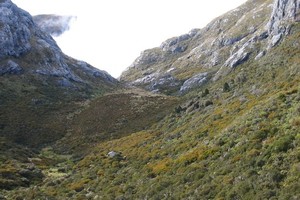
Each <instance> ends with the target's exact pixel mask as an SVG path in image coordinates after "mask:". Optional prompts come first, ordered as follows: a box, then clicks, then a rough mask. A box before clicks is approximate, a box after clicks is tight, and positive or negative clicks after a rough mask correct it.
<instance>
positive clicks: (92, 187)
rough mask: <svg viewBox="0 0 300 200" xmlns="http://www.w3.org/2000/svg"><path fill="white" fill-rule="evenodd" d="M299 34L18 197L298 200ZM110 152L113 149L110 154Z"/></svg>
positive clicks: (299, 163)
mask: <svg viewBox="0 0 300 200" xmlns="http://www.w3.org/2000/svg"><path fill="white" fill-rule="evenodd" d="M299 30H300V25H299V24H296V25H294V27H293V29H292V34H291V35H289V36H287V37H286V38H285V40H284V41H283V42H282V43H281V44H280V45H279V46H277V47H275V48H273V49H272V50H271V51H270V52H269V54H268V55H267V56H265V57H264V58H262V59H261V60H259V61H255V62H251V63H250V62H248V63H244V64H243V65H241V66H240V67H239V68H237V69H236V70H235V71H233V72H232V73H231V74H229V75H228V76H227V77H226V78H224V79H223V80H220V81H218V82H215V83H212V84H209V85H207V89H208V90H209V94H208V95H206V96H205V95H202V90H199V91H193V92H192V93H190V94H188V96H186V97H185V98H186V103H183V104H182V105H181V108H182V109H181V111H180V110H178V109H176V110H174V111H173V113H171V114H169V115H168V116H167V117H165V118H164V119H163V120H161V121H159V122H158V123H156V125H154V126H152V127H151V128H148V129H147V130H143V131H138V132H136V133H134V134H132V135H130V136H126V137H122V138H119V139H113V140H110V141H107V142H101V143H99V144H98V145H97V146H96V147H95V148H94V150H93V152H92V153H90V154H89V155H88V156H86V157H85V158H84V159H83V160H81V161H80V162H78V163H77V164H75V165H74V166H73V168H72V169H70V170H69V171H67V173H65V176H63V177H60V178H53V177H50V179H49V180H48V181H46V182H45V183H44V184H43V185H40V186H39V187H37V188H31V189H20V190H18V191H16V192H17V193H16V194H18V195H25V196H27V197H28V198H32V199H38V198H46V197H49V198H50V197H52V198H53V199H66V198H70V199H93V198H94V197H95V198H96V199H97V198H101V197H102V198H103V199H188V198H190V199H299V198H300V194H299V191H300V184H299V179H300V153H299V152H300V149H299V145H300V135H299V127H300V104H299V100H300V87H299V74H300V71H299V64H300V60H299V54H300V48H299V44H298V43H295V41H297V40H298V39H299V37H300V35H299V32H300V31H299ZM286 55H289V56H286ZM225 82H227V83H228V84H229V87H230V90H229V91H226V92H224V91H223V86H224V83H225ZM208 101H211V102H213V105H209V104H208V103H207V102H208ZM197 105H199V106H197ZM110 150H114V151H116V152H120V155H119V156H116V157H114V158H109V157H108V156H107V153H108V152H109V151H110ZM50 183H54V184H50ZM10 195H11V197H13V196H15V195H14V193H11V194H10Z"/></svg>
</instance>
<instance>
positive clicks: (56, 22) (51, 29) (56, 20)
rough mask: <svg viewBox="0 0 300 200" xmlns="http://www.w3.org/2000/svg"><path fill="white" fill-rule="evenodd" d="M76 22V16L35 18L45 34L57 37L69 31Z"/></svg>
mask: <svg viewBox="0 0 300 200" xmlns="http://www.w3.org/2000/svg"><path fill="white" fill-rule="evenodd" d="M74 20H76V17H75V16H59V15H36V16H33V21H34V23H35V24H36V25H37V26H39V27H40V28H41V29H42V30H43V31H44V32H46V33H49V34H50V35H52V36H54V37H57V36H60V35H61V34H63V33H64V32H65V31H68V30H69V29H70V26H71V22H72V21H74Z"/></svg>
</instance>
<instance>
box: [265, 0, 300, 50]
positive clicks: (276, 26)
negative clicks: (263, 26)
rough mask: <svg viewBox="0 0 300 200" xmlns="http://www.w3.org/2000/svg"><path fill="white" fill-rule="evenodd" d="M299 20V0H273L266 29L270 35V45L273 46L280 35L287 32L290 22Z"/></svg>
mask: <svg viewBox="0 0 300 200" xmlns="http://www.w3.org/2000/svg"><path fill="white" fill-rule="evenodd" d="M299 20H300V1H299V0H275V1H274V4H273V11H272V15H271V18H270V20H269V23H268V25H267V29H268V32H269V35H271V36H272V37H271V40H270V45H269V46H270V47H273V46H275V45H276V44H277V43H278V42H279V41H280V39H281V38H282V35H284V34H285V35H286V34H288V33H289V29H290V26H289V24H290V22H291V21H299Z"/></svg>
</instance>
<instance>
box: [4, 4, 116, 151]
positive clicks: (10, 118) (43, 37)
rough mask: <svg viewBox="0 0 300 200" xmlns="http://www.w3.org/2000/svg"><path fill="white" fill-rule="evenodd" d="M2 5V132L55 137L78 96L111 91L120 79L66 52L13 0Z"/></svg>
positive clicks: (29, 140) (22, 138) (40, 139)
mask: <svg viewBox="0 0 300 200" xmlns="http://www.w3.org/2000/svg"><path fill="white" fill-rule="evenodd" d="M0 9H1V10H0V11H1V12H0V28H1V29H0V35H1V38H2V39H1V41H0V49H1V51H0V59H1V60H0V80H1V82H0V84H1V89H0V95H1V100H0V101H1V109H0V117H1V129H0V135H1V136H5V137H9V138H12V139H13V140H16V141H17V142H21V143H25V144H30V145H32V146H35V145H39V144H41V143H44V142H50V141H53V140H56V139H57V138H59V137H61V135H63V134H64V133H63V132H64V131H63V130H64V129H65V116H64V115H65V113H68V112H72V110H74V106H75V105H74V102H75V101H81V100H83V99H85V98H87V97H88V96H90V95H91V94H92V93H95V92H96V93H103V92H105V91H109V90H111V89H112V88H114V87H115V86H116V85H117V81H116V80H115V79H114V78H112V77H111V76H110V75H108V74H107V73H106V72H104V71H100V70H98V69H96V68H93V67H92V66H90V65H89V64H87V63H85V62H81V61H77V60H74V59H72V58H70V57H68V56H66V55H64V54H63V53H62V52H61V50H60V49H59V47H58V46H57V45H56V43H55V41H54V40H53V39H52V37H51V36H49V35H48V34H46V33H45V32H43V31H41V30H40V29H39V28H38V27H37V26H36V25H35V24H34V22H33V20H32V17H31V16H30V15H29V14H28V13H27V12H25V11H23V10H21V9H19V8H18V7H17V6H15V5H14V4H13V3H12V2H11V1H2V2H1V5H0Z"/></svg>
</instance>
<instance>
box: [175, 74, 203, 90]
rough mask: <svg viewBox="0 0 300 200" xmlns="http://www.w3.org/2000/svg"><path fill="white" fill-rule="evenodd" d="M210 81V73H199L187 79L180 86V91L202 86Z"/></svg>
mask: <svg viewBox="0 0 300 200" xmlns="http://www.w3.org/2000/svg"><path fill="white" fill-rule="evenodd" d="M207 81H208V73H200V74H197V75H195V76H193V77H191V78H190V79H188V80H186V81H185V82H184V83H183V85H182V86H181V88H180V92H181V93H184V92H186V91H188V90H190V89H193V88H196V87H200V86H201V85H203V84H205V83H206V82H207Z"/></svg>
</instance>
